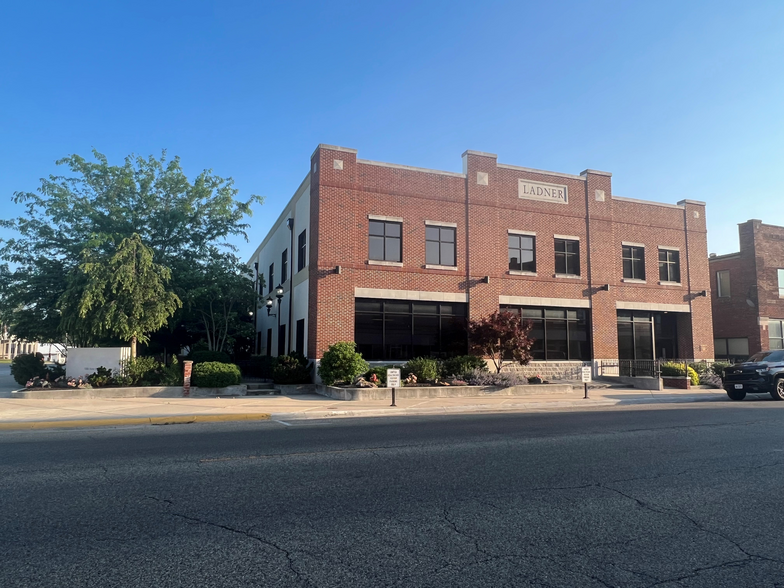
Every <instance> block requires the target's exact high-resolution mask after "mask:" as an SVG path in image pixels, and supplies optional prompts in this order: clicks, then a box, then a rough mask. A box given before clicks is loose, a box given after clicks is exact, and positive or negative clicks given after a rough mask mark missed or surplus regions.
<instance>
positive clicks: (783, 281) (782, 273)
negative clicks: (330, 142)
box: [779, 269, 784, 298]
mask: <svg viewBox="0 0 784 588" xmlns="http://www.w3.org/2000/svg"><path fill="white" fill-rule="evenodd" d="M779 298H784V269H780V270H779Z"/></svg>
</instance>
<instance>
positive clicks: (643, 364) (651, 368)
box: [618, 359, 661, 378]
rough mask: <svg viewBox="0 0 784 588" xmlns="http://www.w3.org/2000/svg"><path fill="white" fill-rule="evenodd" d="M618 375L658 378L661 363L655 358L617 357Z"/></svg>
mask: <svg viewBox="0 0 784 588" xmlns="http://www.w3.org/2000/svg"><path fill="white" fill-rule="evenodd" d="M618 375H620V376H625V377H627V378H658V377H659V376H660V375H661V364H660V363H659V360H657V359H619V360H618Z"/></svg>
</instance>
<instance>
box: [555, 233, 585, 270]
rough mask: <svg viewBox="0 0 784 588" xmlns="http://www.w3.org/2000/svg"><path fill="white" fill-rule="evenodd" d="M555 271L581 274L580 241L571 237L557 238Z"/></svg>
mask: <svg viewBox="0 0 784 588" xmlns="http://www.w3.org/2000/svg"><path fill="white" fill-rule="evenodd" d="M555 273H556V274H565V275H571V276H579V275H580V242H579V241H573V240H570V239H556V240H555Z"/></svg>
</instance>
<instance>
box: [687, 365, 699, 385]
mask: <svg viewBox="0 0 784 588" xmlns="http://www.w3.org/2000/svg"><path fill="white" fill-rule="evenodd" d="M689 378H690V379H691V385H692V386H699V385H700V375H699V374H698V373H697V371H696V370H695V369H694V368H693V367H691V366H689Z"/></svg>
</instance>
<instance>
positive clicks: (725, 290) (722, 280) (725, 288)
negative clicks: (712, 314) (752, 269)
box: [716, 270, 730, 298]
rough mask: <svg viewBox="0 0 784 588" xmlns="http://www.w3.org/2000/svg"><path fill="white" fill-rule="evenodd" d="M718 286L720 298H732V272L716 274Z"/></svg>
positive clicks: (724, 271)
mask: <svg viewBox="0 0 784 588" xmlns="http://www.w3.org/2000/svg"><path fill="white" fill-rule="evenodd" d="M716 286H717V290H718V294H719V298H729V297H730V270H721V271H718V272H716Z"/></svg>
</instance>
